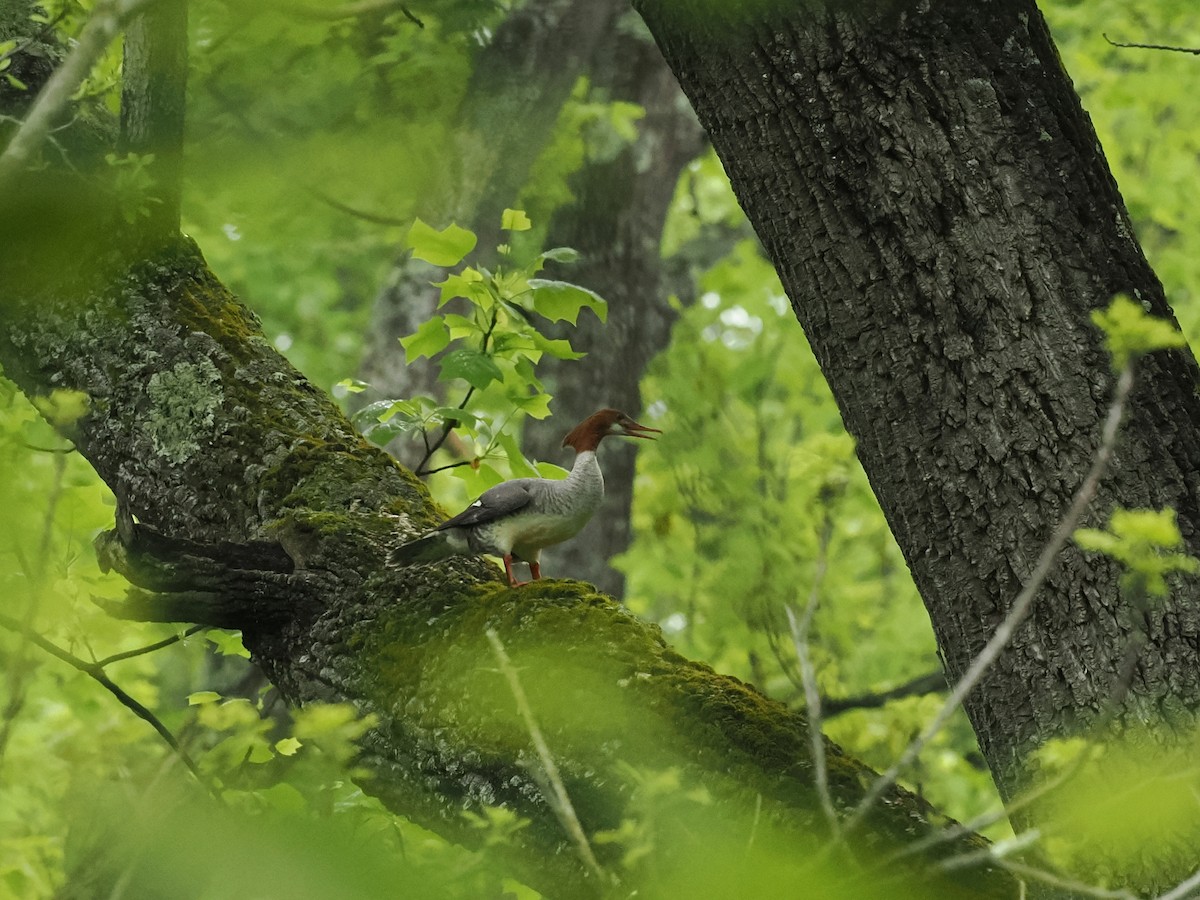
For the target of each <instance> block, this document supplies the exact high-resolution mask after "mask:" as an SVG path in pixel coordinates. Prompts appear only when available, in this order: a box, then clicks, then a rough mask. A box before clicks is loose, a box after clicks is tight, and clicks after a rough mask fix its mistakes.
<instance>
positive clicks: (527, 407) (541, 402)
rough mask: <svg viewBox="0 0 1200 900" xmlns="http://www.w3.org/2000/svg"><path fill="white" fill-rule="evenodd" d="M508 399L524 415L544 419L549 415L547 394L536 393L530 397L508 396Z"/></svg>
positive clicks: (548, 396)
mask: <svg viewBox="0 0 1200 900" xmlns="http://www.w3.org/2000/svg"><path fill="white" fill-rule="evenodd" d="M509 399H510V400H511V401H512V403H513V405H514V406H516V407H517V408H519V409H520V410H521V411H522V412H524V413H525V415H527V416H531V417H532V418H534V419H544V418H546V417H547V416H549V415H550V400H551V397H550V395H549V394H546V393H537V394H534V395H533V396H532V397H515V396H510V397H509Z"/></svg>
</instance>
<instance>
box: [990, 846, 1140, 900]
mask: <svg viewBox="0 0 1200 900" xmlns="http://www.w3.org/2000/svg"><path fill="white" fill-rule="evenodd" d="M990 861H991V862H992V864H993V865H997V866H1000V868H1002V869H1006V870H1008V871H1009V872H1012V873H1013V874H1014V875H1017V876H1019V877H1021V878H1028V879H1029V880H1030V881H1040V882H1042V883H1043V884H1048V885H1050V886H1051V887H1055V888H1058V889H1059V890H1063V891H1070V892H1071V893H1073V894H1083V895H1084V896H1086V897H1102V898H1105V900H1138V896H1137V894H1132V893H1130V892H1129V891H1125V890H1115V891H1114V890H1109V889H1108V888H1102V887H1097V886H1096V885H1094V884H1087V883H1086V882H1083V881H1076V880H1075V879H1073V878H1065V877H1063V876H1061V875H1057V874H1055V873H1054V872H1047V871H1046V870H1045V869H1039V868H1037V867H1035V866H1029V865H1026V864H1025V863H1019V862H1014V861H1013V860H1011V859H999V858H997V857H994V856H993V857H992V858H991V860H990Z"/></svg>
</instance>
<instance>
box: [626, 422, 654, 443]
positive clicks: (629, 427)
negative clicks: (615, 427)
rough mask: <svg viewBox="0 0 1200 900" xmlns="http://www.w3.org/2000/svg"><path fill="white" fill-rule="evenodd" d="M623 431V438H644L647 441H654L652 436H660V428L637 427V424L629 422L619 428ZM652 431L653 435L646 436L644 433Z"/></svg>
mask: <svg viewBox="0 0 1200 900" xmlns="http://www.w3.org/2000/svg"><path fill="white" fill-rule="evenodd" d="M621 427H622V428H624V429H625V437H635V438H645V439H646V440H648V441H653V440H655V437H654V434H662V429H661V428H651V427H650V426H649V425H639V424H638V423H637V422H634V421H633V420H630V421H628V422H626V423H625V424H623V425H622V426H621ZM648 431H653V432H654V434H646V433H645V432H648Z"/></svg>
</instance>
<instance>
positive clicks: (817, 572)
mask: <svg viewBox="0 0 1200 900" xmlns="http://www.w3.org/2000/svg"><path fill="white" fill-rule="evenodd" d="M832 535H833V519H832V517H831V516H830V514H829V507H828V506H826V507H825V514H824V522H823V523H822V525H821V533H820V535H819V536H818V538H817V557H816V565H815V567H814V570H813V580H812V587H811V588H810V590H809V593H808V603H806V604H805V606H804V614H803V615H802V616H801V617H800V618H799V619H797V618H796V612H795V610H793V609H792V607H791V606H785V607H784V612H786V613H787V619H788V625H789V626H790V627H791V631H792V642H793V643H794V644H795V645H796V657H797V659H799V660H800V678H801V679H802V680H803V682H804V704H805V706H806V707H807V710H808V716H807V719H808V741H809V746H810V749H811V753H812V760H813V777H814V779H815V781H816V785H817V796H818V797H819V798H820V800H821V809H822V810H824V812H825V818H826V819H827V820H828V821H829V830H830V831H831V832H832V834H833V836H834V838H835V839H836V838H837V837H839V836H840V835H841V823H840V822H839V821H838V814H837V810H835V809H834V808H833V798H832V797H831V796H830V794H829V773H828V771H827V769H826V762H825V739H824V737H823V736H822V734H821V694H820V692H819V691H818V690H817V676H816V672H815V671H814V670H813V664H812V656H811V655H810V654H809V652H808V632H809V629H810V628H811V627H812V621H813V616H814V615H816V612H817V604H818V603H819V601H820V598H821V583H822V582H823V581H824V580H825V571H826V569H827V568H828V564H829V541H830V538H831V537H832Z"/></svg>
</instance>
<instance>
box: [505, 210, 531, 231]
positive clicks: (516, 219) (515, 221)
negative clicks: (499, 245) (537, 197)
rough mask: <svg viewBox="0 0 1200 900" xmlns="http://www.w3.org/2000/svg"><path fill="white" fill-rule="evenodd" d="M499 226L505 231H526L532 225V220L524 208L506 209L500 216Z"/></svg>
mask: <svg viewBox="0 0 1200 900" xmlns="http://www.w3.org/2000/svg"><path fill="white" fill-rule="evenodd" d="M500 227H501V228H503V229H504V230H505V231H528V230H529V229H530V228H532V227H533V222H531V221H530V220H529V216H527V215H525V211H524V210H520V209H506V210H505V211H504V214H503V215H502V216H501V217H500Z"/></svg>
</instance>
